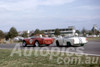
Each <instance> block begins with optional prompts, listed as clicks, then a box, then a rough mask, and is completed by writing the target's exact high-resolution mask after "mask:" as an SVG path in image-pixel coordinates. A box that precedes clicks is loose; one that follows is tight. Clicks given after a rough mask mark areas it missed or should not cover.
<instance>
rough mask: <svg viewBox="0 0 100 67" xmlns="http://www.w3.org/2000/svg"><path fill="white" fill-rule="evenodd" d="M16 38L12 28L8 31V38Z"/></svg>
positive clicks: (15, 31)
mask: <svg viewBox="0 0 100 67" xmlns="http://www.w3.org/2000/svg"><path fill="white" fill-rule="evenodd" d="M16 36H18V32H17V30H16V28H14V27H12V28H11V29H10V31H9V32H8V37H9V38H14V37H16Z"/></svg>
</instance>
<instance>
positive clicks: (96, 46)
mask: <svg viewBox="0 0 100 67" xmlns="http://www.w3.org/2000/svg"><path fill="white" fill-rule="evenodd" d="M16 45H18V44H0V49H13V48H14V47H15V46H16ZM46 47H47V46H46ZM20 48H21V49H24V48H26V47H22V45H21V44H20ZM27 48H29V49H30V48H33V49H35V50H40V49H45V47H33V46H28V47H27ZM52 48H53V49H54V48H59V49H60V51H62V52H66V50H67V51H68V52H76V53H77V49H78V48H79V49H81V51H82V52H83V53H85V54H91V55H97V56H100V42H96V41H89V42H88V43H87V44H85V45H84V46H83V47H57V46H56V44H55V43H54V44H51V45H50V46H48V47H47V49H46V50H52ZM55 50H56V49H55Z"/></svg>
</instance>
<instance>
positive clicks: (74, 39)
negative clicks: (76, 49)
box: [56, 36, 88, 47]
mask: <svg viewBox="0 0 100 67" xmlns="http://www.w3.org/2000/svg"><path fill="white" fill-rule="evenodd" d="M87 42H88V40H87V38H86V37H78V36H67V37H58V38H56V45H57V46H68V47H69V46H84V44H86V43H87Z"/></svg>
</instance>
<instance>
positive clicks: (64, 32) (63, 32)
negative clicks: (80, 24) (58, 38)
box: [43, 26, 76, 35]
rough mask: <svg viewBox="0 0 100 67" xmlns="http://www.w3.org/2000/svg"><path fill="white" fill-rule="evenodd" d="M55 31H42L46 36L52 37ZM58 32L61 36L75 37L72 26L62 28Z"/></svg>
mask: <svg viewBox="0 0 100 67" xmlns="http://www.w3.org/2000/svg"><path fill="white" fill-rule="evenodd" d="M55 30H56V29H48V30H43V31H44V33H45V34H46V35H48V34H51V35H54V33H55ZM59 30H60V33H61V35H75V33H76V30H75V28H74V27H73V26H69V27H68V28H62V29H59Z"/></svg>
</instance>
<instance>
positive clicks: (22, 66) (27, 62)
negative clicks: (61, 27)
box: [0, 49, 100, 67]
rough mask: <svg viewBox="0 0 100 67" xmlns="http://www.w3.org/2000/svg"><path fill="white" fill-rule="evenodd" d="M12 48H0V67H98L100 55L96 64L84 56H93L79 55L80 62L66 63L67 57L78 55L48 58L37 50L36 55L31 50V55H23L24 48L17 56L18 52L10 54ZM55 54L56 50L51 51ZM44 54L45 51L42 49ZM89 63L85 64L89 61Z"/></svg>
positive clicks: (99, 66)
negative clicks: (20, 54)
mask: <svg viewBox="0 0 100 67" xmlns="http://www.w3.org/2000/svg"><path fill="white" fill-rule="evenodd" d="M11 52H12V50H8V49H0V67H100V57H98V58H99V60H98V62H97V64H92V63H91V62H93V60H92V59H91V60H90V61H89V60H86V57H88V59H89V58H93V57H95V56H84V55H83V56H81V57H80V58H81V61H80V62H78V61H77V62H75V60H74V61H73V62H69V63H68V64H66V63H65V62H67V61H68V60H69V59H67V57H68V58H73V57H76V58H78V56H75V55H73V56H66V55H65V54H64V55H63V56H61V55H60V54H59V55H58V56H53V59H50V54H48V55H47V56H41V55H40V51H38V56H36V55H34V52H35V51H33V52H32V55H31V56H24V50H22V51H21V53H22V56H19V55H18V54H14V55H13V56H10V54H11ZM53 53H54V54H56V53H57V52H53ZM44 54H45V51H44ZM59 57H60V58H62V59H60V60H59V61H60V62H62V63H60V64H59V63H57V59H58V58H59ZM81 62H85V63H83V64H78V63H81ZM89 62H90V64H87V63H89Z"/></svg>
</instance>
